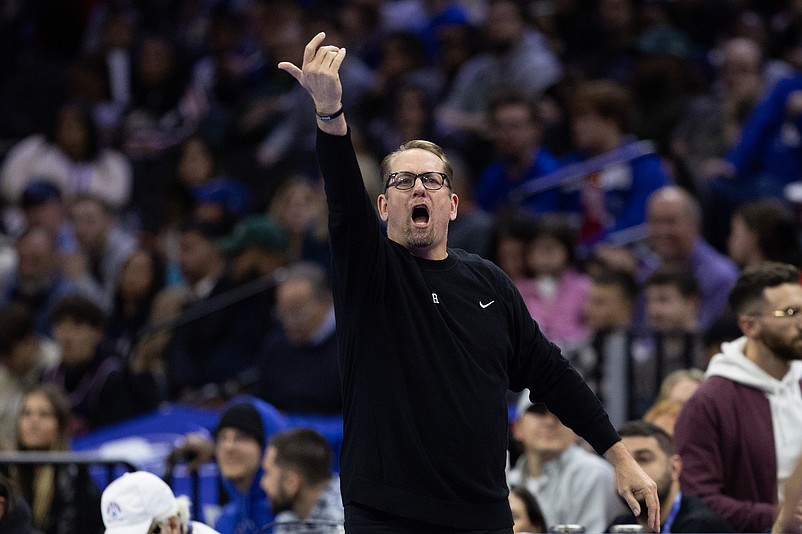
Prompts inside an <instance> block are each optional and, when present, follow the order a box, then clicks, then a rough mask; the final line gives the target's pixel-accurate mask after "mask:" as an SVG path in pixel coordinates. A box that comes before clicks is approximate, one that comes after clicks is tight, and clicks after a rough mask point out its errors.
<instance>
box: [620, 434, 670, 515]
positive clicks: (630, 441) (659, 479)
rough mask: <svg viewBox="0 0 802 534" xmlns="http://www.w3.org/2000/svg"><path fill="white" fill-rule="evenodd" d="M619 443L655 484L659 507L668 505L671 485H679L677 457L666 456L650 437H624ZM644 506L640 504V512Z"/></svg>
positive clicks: (642, 503)
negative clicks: (621, 443)
mask: <svg viewBox="0 0 802 534" xmlns="http://www.w3.org/2000/svg"><path fill="white" fill-rule="evenodd" d="M621 441H622V442H623V444H624V446H625V447H626V448H627V450H629V452H630V454H632V457H633V458H635V461H636V462H638V465H640V466H641V468H643V470H644V471H645V472H646V474H647V475H649V477H651V479H652V480H654V481H655V483H657V497H658V498H659V499H660V504H661V506H667V505H670V503H668V502H666V501H667V499H668V497H669V496H670V495H671V489H672V485H674V484H678V483H679V474H680V470H681V463H680V460H679V456H677V455H676V454H675V455H673V456H671V457H668V456H666V453H665V452H663V449H661V448H660V445H658V443H657V439H656V438H653V437H651V436H648V437H646V436H625V437H623V438H622V439H621ZM644 506H645V503H644V502H641V510H644V509H645V508H644Z"/></svg>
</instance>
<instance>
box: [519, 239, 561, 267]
mask: <svg viewBox="0 0 802 534" xmlns="http://www.w3.org/2000/svg"><path fill="white" fill-rule="evenodd" d="M526 262H527V266H528V267H529V269H530V270H531V271H532V273H534V274H536V275H539V276H557V275H559V274H560V273H562V271H563V269H565V267H566V264H567V262H568V251H567V250H565V247H564V246H563V244H562V243H561V242H560V241H559V240H557V239H555V238H553V237H550V236H543V237H538V238H536V239H533V240H532V242H531V243H530V244H529V248H528V250H527V254H526Z"/></svg>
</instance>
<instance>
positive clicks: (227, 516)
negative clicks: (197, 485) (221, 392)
mask: <svg viewBox="0 0 802 534" xmlns="http://www.w3.org/2000/svg"><path fill="white" fill-rule="evenodd" d="M285 426H286V424H285V422H284V419H283V418H282V417H281V415H280V414H279V413H278V412H277V411H276V409H275V408H273V407H272V406H270V405H268V404H266V403H264V402H262V401H260V400H258V399H248V398H247V397H245V398H241V399H239V400H237V401H235V402H232V403H231V404H230V405H229V406H228V408H226V409H225V410H224V411H223V413H222V414H221V415H220V421H219V422H218V423H217V429H216V430H215V432H214V450H215V452H214V455H215V459H216V460H217V467H218V469H219V470H220V476H221V477H222V479H223V487H224V488H225V490H226V494H227V495H228V499H229V500H228V503H226V504H225V505H224V506H223V511H222V513H221V514H220V516H219V517H218V518H217V521H216V522H215V525H214V526H215V528H216V529H217V530H218V531H220V534H257V533H259V532H261V531H262V530H261V529H262V527H263V526H264V525H266V524H268V523H270V522H271V521H273V519H274V516H273V513H271V511H270V503H269V502H268V500H267V496H266V495H265V492H264V491H263V490H262V488H261V487H260V483H261V479H262V468H261V462H262V457H263V455H264V453H265V445H266V443H267V440H268V439H269V438H270V436H272V435H274V434H275V433H276V432H279V431H281V430H284V428H285Z"/></svg>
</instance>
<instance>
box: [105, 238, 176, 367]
mask: <svg viewBox="0 0 802 534" xmlns="http://www.w3.org/2000/svg"><path fill="white" fill-rule="evenodd" d="M164 281H165V266H164V262H163V261H162V258H161V256H160V255H159V254H157V253H154V252H151V251H149V250H145V249H142V248H137V249H136V250H134V251H133V252H131V254H130V255H129V256H128V257H127V258H126V259H125V261H124V262H123V263H122V265H121V266H120V275H119V276H118V277H117V280H116V282H115V286H114V300H113V302H112V307H111V313H110V314H109V318H108V319H107V321H106V325H105V328H104V329H103V337H104V343H105V344H106V345H107V346H108V347H109V348H111V349H112V350H113V351H114V353H115V354H117V355H119V356H120V357H121V358H122V359H123V360H127V359H128V358H129V357H130V356H131V351H132V349H133V347H134V343H135V342H136V341H137V340H138V338H137V336H138V335H139V333H140V331H141V329H142V328H143V327H144V326H145V324H146V323H147V322H148V319H149V317H150V314H151V308H152V306H153V301H154V299H155V298H156V295H157V294H158V293H159V291H161V289H162V287H164ZM142 370H143V369H142Z"/></svg>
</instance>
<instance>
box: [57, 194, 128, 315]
mask: <svg viewBox="0 0 802 534" xmlns="http://www.w3.org/2000/svg"><path fill="white" fill-rule="evenodd" d="M70 219H71V220H72V225H73V229H74V231H75V237H76V239H77V240H78V249H79V251H80V255H79V256H78V257H73V260H74V261H70V262H69V263H68V267H66V271H67V276H69V277H70V278H72V279H73V280H79V279H81V278H85V279H87V282H86V285H87V286H89V287H92V288H93V295H92V297H93V299H94V300H95V301H96V302H98V304H100V305H101V307H102V308H103V310H104V311H109V310H110V309H111V306H112V301H113V300H114V291H115V286H116V284H117V279H118V277H119V275H120V270H121V269H122V265H123V263H124V262H125V261H126V260H127V259H128V257H129V256H130V255H131V253H132V252H133V251H134V249H136V246H137V241H136V238H135V237H134V236H133V235H131V234H130V233H128V232H126V231H124V230H123V229H122V228H120V226H119V225H118V224H117V221H116V220H115V217H114V214H113V213H112V212H111V209H110V208H109V206H108V205H107V204H105V203H104V202H103V201H102V200H101V199H100V198H98V197H92V196H87V195H79V196H77V197H76V198H75V199H74V200H73V202H72V204H71V206H70Z"/></svg>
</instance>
